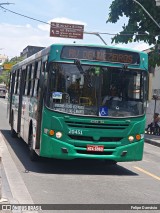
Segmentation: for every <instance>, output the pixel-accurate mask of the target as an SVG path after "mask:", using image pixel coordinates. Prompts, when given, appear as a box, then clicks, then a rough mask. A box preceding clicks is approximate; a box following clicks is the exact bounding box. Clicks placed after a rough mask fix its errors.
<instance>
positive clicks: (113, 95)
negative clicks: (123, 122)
mask: <svg viewBox="0 0 160 213" xmlns="http://www.w3.org/2000/svg"><path fill="white" fill-rule="evenodd" d="M112 100H113V101H121V100H122V99H121V98H120V96H119V93H118V89H117V87H116V86H115V85H111V88H110V92H109V95H107V96H105V97H104V99H103V101H102V105H106V103H107V102H108V101H112Z"/></svg>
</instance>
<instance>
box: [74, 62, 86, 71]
mask: <svg viewBox="0 0 160 213" xmlns="http://www.w3.org/2000/svg"><path fill="white" fill-rule="evenodd" d="M74 63H75V65H76V66H77V68H78V70H79V71H80V74H84V73H85V72H84V70H83V67H82V65H81V61H80V60H79V59H74Z"/></svg>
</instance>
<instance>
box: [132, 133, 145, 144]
mask: <svg viewBox="0 0 160 213" xmlns="http://www.w3.org/2000/svg"><path fill="white" fill-rule="evenodd" d="M143 138H144V134H137V135H134V136H133V135H130V136H129V137H128V140H129V142H131V143H132V142H133V141H134V140H136V141H140V140H141V139H143Z"/></svg>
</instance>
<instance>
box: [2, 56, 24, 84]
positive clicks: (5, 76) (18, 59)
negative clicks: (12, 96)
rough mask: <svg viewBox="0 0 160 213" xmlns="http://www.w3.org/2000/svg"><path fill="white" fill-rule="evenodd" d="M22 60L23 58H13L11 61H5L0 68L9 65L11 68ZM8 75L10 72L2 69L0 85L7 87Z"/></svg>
mask: <svg viewBox="0 0 160 213" xmlns="http://www.w3.org/2000/svg"><path fill="white" fill-rule="evenodd" d="M22 60H23V57H14V58H12V59H11V60H7V61H6V62H4V63H3V65H2V66H4V65H5V64H11V66H13V65H15V64H16V63H18V62H20V61H22ZM9 74H10V70H9V69H4V70H3V71H2V73H1V75H0V83H3V82H4V83H5V84H6V85H7V86H8V83H9Z"/></svg>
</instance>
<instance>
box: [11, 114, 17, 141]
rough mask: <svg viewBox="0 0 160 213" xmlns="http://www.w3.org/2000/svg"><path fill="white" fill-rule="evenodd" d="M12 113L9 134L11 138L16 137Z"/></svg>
mask: <svg viewBox="0 0 160 213" xmlns="http://www.w3.org/2000/svg"><path fill="white" fill-rule="evenodd" d="M13 120H14V119H13V115H12V121H11V136H12V138H16V137H17V133H16V131H15V130H14V124H13Z"/></svg>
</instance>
